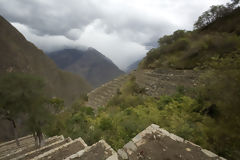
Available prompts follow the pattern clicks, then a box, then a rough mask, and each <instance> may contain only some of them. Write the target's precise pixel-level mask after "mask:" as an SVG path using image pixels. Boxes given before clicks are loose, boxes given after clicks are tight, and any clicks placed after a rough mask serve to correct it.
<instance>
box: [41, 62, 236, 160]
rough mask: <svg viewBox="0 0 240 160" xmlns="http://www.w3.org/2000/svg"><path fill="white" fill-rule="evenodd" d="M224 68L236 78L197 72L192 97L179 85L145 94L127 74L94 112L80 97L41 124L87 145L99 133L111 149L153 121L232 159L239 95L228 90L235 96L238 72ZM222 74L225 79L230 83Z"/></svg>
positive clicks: (93, 141)
mask: <svg viewBox="0 0 240 160" xmlns="http://www.w3.org/2000/svg"><path fill="white" fill-rule="evenodd" d="M239 62H240V61H239ZM217 66H221V65H217ZM224 72H225V71H224ZM226 72H228V73H229V74H232V73H233V72H237V74H238V79H235V78H236V77H235V76H234V77H229V76H228V75H226V74H225V73H224V74H220V73H218V72H214V70H211V71H209V72H206V73H203V74H202V81H203V82H209V83H208V85H204V83H202V84H203V85H201V86H199V87H198V88H196V89H195V90H194V93H195V96H193V97H189V96H186V95H189V94H186V95H185V94H184V92H183V88H182V87H178V92H177V93H176V94H174V95H170V96H167V95H166V96H161V97H159V98H153V97H149V96H146V95H144V92H142V89H141V88H140V87H138V85H137V84H136V82H135V79H134V77H132V78H131V79H129V81H127V82H126V83H125V85H124V86H123V87H122V88H121V89H120V90H119V92H118V94H117V95H116V96H115V97H113V98H112V100H111V101H110V102H109V103H108V105H107V106H106V107H105V108H100V109H99V111H98V112H97V113H94V112H93V110H92V109H91V108H87V107H84V105H83V104H84V103H83V101H82V100H80V102H76V104H75V105H73V106H74V107H72V109H69V110H67V111H65V112H62V113H60V114H58V115H57V118H56V119H55V121H53V123H52V124H49V126H48V127H46V128H45V130H46V131H47V134H48V135H50V136H53V135H56V134H64V135H65V136H70V137H72V138H77V137H79V136H80V137H82V138H83V139H84V140H85V141H86V142H87V143H88V144H89V145H90V144H93V143H95V142H96V141H98V140H100V139H105V140H106V141H107V142H108V143H109V144H110V145H111V146H112V147H113V148H114V149H119V148H121V147H123V145H124V144H126V143H127V142H128V141H129V140H130V139H131V138H133V137H134V136H135V135H136V134H138V133H139V132H141V131H142V130H143V129H145V128H146V127H147V126H149V125H150V124H152V123H155V124H158V125H160V126H161V127H162V128H165V129H166V130H168V131H169V132H172V133H175V134H176V135H179V136H181V137H183V138H185V139H187V140H190V141H192V142H194V143H196V144H199V145H200V146H202V147H204V148H207V149H209V150H211V151H214V152H216V153H217V154H220V155H222V156H224V157H226V158H230V159H236V157H238V154H239V152H238V151H239V148H240V146H239V145H240V144H239V141H240V136H239V133H240V126H239V116H238V115H239V113H240V110H239V107H238V104H239V99H235V98H236V96H235V95H234V94H238V96H240V95H239V93H240V92H239V88H240V86H239V84H240V75H239V72H238V71H237V70H232V71H231V72H229V71H226ZM229 78H230V79H229ZM227 79H228V80H231V82H232V85H231V86H229V85H228V81H227ZM217 83H219V84H218V85H217ZM224 91H225V93H224ZM191 92H192V91H191ZM219 93H221V94H219ZM210 95H211V96H210ZM222 96H224V97H222ZM229 98H231V99H229ZM76 106H78V107H76ZM229 106H231V107H229ZM77 108H78V109H77Z"/></svg>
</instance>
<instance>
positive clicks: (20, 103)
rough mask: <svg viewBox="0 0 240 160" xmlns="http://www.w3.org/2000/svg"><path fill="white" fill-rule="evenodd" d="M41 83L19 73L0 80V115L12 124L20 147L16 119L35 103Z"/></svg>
mask: <svg viewBox="0 0 240 160" xmlns="http://www.w3.org/2000/svg"><path fill="white" fill-rule="evenodd" d="M39 83H40V81H39V80H38V79H36V78H35V77H33V76H29V75H26V74H19V73H7V74H5V75H3V76H2V77H1V78H0V97H1V99H0V115H1V118H4V119H6V120H9V121H10V122H11V123H12V126H13V128H14V136H15V139H16V143H17V145H18V146H19V145H20V144H19V141H18V133H17V126H16V119H17V118H19V116H20V115H21V114H24V113H25V112H26V111H27V107H28V106H29V105H31V103H33V100H34V96H36V95H35V94H33V91H34V90H37V89H38V87H37V86H38V85H37V84H39Z"/></svg>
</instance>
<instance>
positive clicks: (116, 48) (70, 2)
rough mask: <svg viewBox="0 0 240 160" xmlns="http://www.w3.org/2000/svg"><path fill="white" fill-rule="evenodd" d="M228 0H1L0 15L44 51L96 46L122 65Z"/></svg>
mask: <svg viewBox="0 0 240 160" xmlns="http://www.w3.org/2000/svg"><path fill="white" fill-rule="evenodd" d="M223 3H226V0H211V1H210V0H202V1H201V2H200V1H198V0H151V1H149V0H101V1H99V0H34V1H33V0H1V1H0V14H1V15H2V16H3V17H5V18H6V19H8V20H9V21H10V22H11V23H12V24H13V25H14V26H15V27H16V28H17V29H18V30H20V32H22V33H23V34H24V36H25V37H26V38H27V39H28V40H29V41H32V42H33V43H34V44H36V45H37V46H38V47H39V48H41V49H43V50H44V51H46V52H50V51H54V50H59V49H63V48H70V47H74V48H80V49H82V48H84V46H91V47H95V48H96V49H97V50H99V51H100V52H102V53H103V54H105V55H106V56H108V57H109V58H111V59H112V60H113V61H114V62H115V63H116V64H117V65H118V66H119V67H120V68H122V69H124V68H126V66H127V65H129V64H130V63H132V62H134V61H136V60H137V59H139V58H141V57H143V56H144V55H145V54H146V52H147V49H146V48H149V46H148V45H151V44H153V42H155V41H157V39H158V38H159V37H161V36H163V35H165V34H170V33H172V32H173V31H174V30H176V29H187V30H190V29H192V25H193V23H194V21H195V20H196V19H197V17H198V16H199V15H200V14H201V13H202V12H203V11H205V10H207V9H208V8H209V6H211V5H215V4H223Z"/></svg>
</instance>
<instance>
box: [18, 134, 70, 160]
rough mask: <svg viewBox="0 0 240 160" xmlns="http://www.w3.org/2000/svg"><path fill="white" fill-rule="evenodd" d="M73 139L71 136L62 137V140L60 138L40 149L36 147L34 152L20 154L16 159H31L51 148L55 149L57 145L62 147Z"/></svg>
mask: <svg viewBox="0 0 240 160" xmlns="http://www.w3.org/2000/svg"><path fill="white" fill-rule="evenodd" d="M71 141H72V139H71V138H66V139H62V140H59V141H57V142H55V143H52V144H49V145H46V146H44V147H41V148H39V149H36V150H34V151H32V152H28V153H26V154H24V155H22V156H19V157H18V158H16V160H29V159H32V158H34V157H37V156H39V155H41V154H43V153H46V152H48V151H50V150H53V149H55V148H57V147H60V146H63V145H64V144H67V143H69V142H71Z"/></svg>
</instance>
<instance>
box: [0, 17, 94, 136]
mask: <svg viewBox="0 0 240 160" xmlns="http://www.w3.org/2000/svg"><path fill="white" fill-rule="evenodd" d="M0 28H1V29H0V76H1V75H2V74H4V73H6V72H25V73H30V74H34V75H37V76H40V77H42V78H43V79H44V81H45V82H46V94H47V95H49V96H55V97H59V98H62V99H64V101H65V103H66V104H71V103H72V102H73V100H75V99H76V98H78V97H79V96H80V95H81V94H84V93H87V92H88V91H90V90H91V87H90V85H89V84H88V83H87V82H86V81H85V80H84V79H82V78H81V77H79V76H77V75H73V74H72V73H67V72H64V71H61V70H59V69H58V68H57V66H56V64H55V63H54V62H53V61H52V60H51V59H50V58H48V57H47V56H46V55H45V54H44V53H43V52H42V51H41V50H39V49H38V48H36V47H35V46H34V45H33V44H32V43H30V42H28V41H27V40H26V39H25V38H24V36H23V35H22V34H21V33H19V32H18V31H17V30H16V29H15V28H14V27H13V26H12V25H11V24H10V23H9V22H7V21H6V20H5V19H4V18H3V17H1V16H0ZM8 123H9V122H8V121H5V120H1V121H0V128H1V129H3V130H4V132H0V140H2V139H4V140H6V139H9V138H10V137H13V135H12V134H13V133H12V131H11V130H12V128H11V126H9V125H8ZM18 124H19V126H23V125H24V124H21V121H19V122H18ZM24 132H25V131H24V127H19V134H20V135H21V134H23V133H24Z"/></svg>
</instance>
